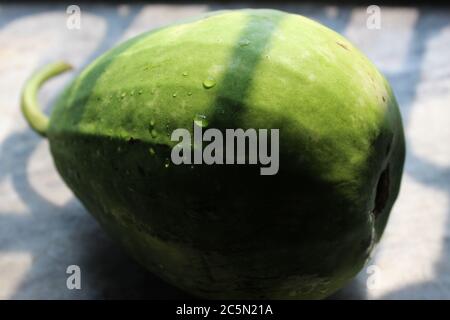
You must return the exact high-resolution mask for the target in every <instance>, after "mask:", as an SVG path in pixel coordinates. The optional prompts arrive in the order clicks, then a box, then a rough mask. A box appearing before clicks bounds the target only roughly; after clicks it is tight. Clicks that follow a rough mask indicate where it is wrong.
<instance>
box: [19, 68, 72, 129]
mask: <svg viewBox="0 0 450 320" xmlns="http://www.w3.org/2000/svg"><path fill="white" fill-rule="evenodd" d="M71 69H72V66H71V65H69V64H67V63H65V62H55V63H51V64H48V65H46V66H45V67H44V68H42V69H41V70H39V71H37V72H36V73H35V74H34V75H32V76H31V78H30V79H28V80H27V82H26V83H25V86H24V89H23V91H22V97H21V109H22V113H23V115H24V117H25V119H26V120H27V121H28V123H29V125H30V126H31V127H32V128H33V129H34V131H36V132H37V133H39V134H40V135H41V136H43V137H45V136H47V128H48V123H49V120H48V117H47V116H46V115H45V114H44V113H43V112H42V110H41V108H40V106H39V103H38V101H37V92H38V90H39V88H40V87H41V86H42V85H43V84H44V83H45V81H47V80H48V79H50V78H52V77H54V76H57V75H59V74H61V73H63V72H65V71H67V70H71Z"/></svg>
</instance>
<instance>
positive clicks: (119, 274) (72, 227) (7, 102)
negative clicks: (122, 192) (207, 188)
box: [0, 4, 450, 299]
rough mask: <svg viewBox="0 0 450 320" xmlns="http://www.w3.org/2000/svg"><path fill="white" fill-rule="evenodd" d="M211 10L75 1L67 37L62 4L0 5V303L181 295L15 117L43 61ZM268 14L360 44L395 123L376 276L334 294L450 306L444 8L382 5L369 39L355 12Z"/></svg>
mask: <svg viewBox="0 0 450 320" xmlns="http://www.w3.org/2000/svg"><path fill="white" fill-rule="evenodd" d="M240 6H243V7H245V6H248V5H240ZM266 6H268V5H266ZM217 8H219V7H218V6H215V5H210V6H208V5H186V6H177V5H145V6H141V5H133V6H104V5H87V4H83V5H81V9H82V25H81V27H82V28H81V30H68V29H67V28H66V14H65V7H64V6H43V5H41V6H31V5H0V103H1V105H0V108H1V109H0V110H1V113H0V298H1V299H21V298H25V299H35V298H44V299H51V298H63V299H65V298H88V299H91V298H171V297H185V294H183V293H181V292H179V291H178V290H176V289H174V288H172V287H170V286H169V285H167V284H165V283H163V282H162V281H161V280H159V279H157V278H155V277H154V276H152V275H151V274H149V273H147V272H145V271H144V270H143V269H141V268H140V267H139V266H137V265H136V264H135V263H134V262H133V261H131V260H130V259H129V258H128V257H127V256H126V255H125V254H124V253H123V252H122V251H121V250H120V249H119V248H117V247H116V246H115V245H114V244H113V243H112V241H111V240H109V239H108V237H107V236H106V235H105V234H104V233H103V231H102V230H101V229H100V228H99V226H98V225H97V223H96V222H95V221H94V220H93V219H92V218H91V217H90V216H89V215H88V214H87V212H86V211H85V210H84V209H83V207H82V206H81V205H80V203H79V202H78V201H77V200H76V199H75V198H74V197H73V195H72V194H71V192H70V191H69V190H68V189H67V188H66V187H65V185H64V184H63V182H62V181H61V179H60V178H59V176H58V175H57V173H56V171H55V168H54V166H53V163H52V160H51V157H50V154H49V150H48V144H47V142H46V141H45V140H42V139H40V138H39V137H37V136H36V135H35V134H34V133H33V132H31V131H30V130H29V129H28V127H27V125H26V124H25V122H24V120H23V119H22V117H21V114H20V112H19V103H18V99H19V98H18V97H19V94H20V89H21V86H22V84H23V82H24V81H25V79H26V78H27V77H28V76H29V75H30V73H31V72H32V71H34V70H35V69H36V68H38V67H40V66H42V65H44V64H45V63H48V62H52V61H55V60H59V59H63V60H66V61H69V62H70V63H72V64H74V65H75V66H76V67H77V68H81V67H82V66H84V65H86V64H87V63H88V62H89V61H91V60H92V59H93V58H94V57H96V56H97V55H98V54H100V53H102V52H103V51H105V50H106V49H108V48H110V47H111V46H113V45H114V44H115V43H117V42H119V41H122V40H124V39H127V38H129V37H131V36H133V35H136V34H138V33H140V32H141V31H144V30H148V29H151V28H155V27H157V26H161V25H164V24H166V23H169V22H171V21H174V20H176V19H179V18H184V17H189V16H192V15H194V14H197V13H201V12H204V11H208V10H214V9H217ZM279 8H281V9H284V10H287V11H291V12H296V13H301V14H303V15H306V16H309V17H312V18H314V19H317V20H319V21H321V22H322V23H324V24H325V25H327V26H329V27H332V28H333V29H335V30H337V31H339V32H341V33H343V34H344V35H346V36H347V37H348V38H349V39H350V40H351V41H353V42H354V43H355V44H356V45H357V46H358V47H360V48H361V49H362V50H363V51H364V52H365V53H366V54H367V55H368V56H369V57H370V58H371V59H372V60H373V61H374V62H375V64H376V65H377V66H378V67H379V68H380V69H381V70H382V71H383V72H384V73H385V75H386V76H387V77H388V78H389V80H390V81H391V84H392V86H393V88H394V91H395V93H396V95H397V98H398V101H399V103H400V106H401V109H402V113H403V117H404V123H405V130H406V134H407V139H408V155H407V161H406V170H405V175H404V181H403V185H402V190H401V194H400V197H399V200H398V202H397V204H396V206H395V208H394V211H393V213H392V218H391V220H390V223H389V225H388V227H387V230H386V233H385V236H384V238H383V241H382V243H381V245H380V246H379V247H378V249H377V250H376V253H375V254H374V257H373V259H372V261H371V262H370V263H369V265H371V266H373V265H375V266H376V267H371V268H369V269H364V270H363V271H362V272H361V273H360V274H359V275H358V277H357V278H356V279H355V280H354V281H353V282H352V283H350V285H349V286H348V287H346V288H344V289H343V290H342V291H341V292H339V293H338V294H337V295H335V296H334V297H335V298H358V299H378V298H387V299H398V298H424V299H431V298H444V299H450V240H449V239H450V238H449V235H450V212H449V206H450V203H449V199H450V197H449V196H450V143H449V140H450V129H449V124H450V90H449V88H450V64H449V63H448V57H450V11H449V10H448V9H444V8H437V9H418V8H389V7H382V15H381V18H382V20H381V29H380V30H369V29H367V28H366V18H367V14H366V11H365V9H366V8H363V7H360V8H358V7H356V8H352V7H339V8H336V7H331V6H313V5H291V6H284V7H283V6H282V7H279ZM70 76H71V75H67V76H63V77H61V78H58V79H57V80H55V81H53V82H52V83H50V84H49V85H47V86H46V87H45V88H44V90H43V91H42V93H41V95H40V101H42V103H44V104H45V105H46V106H50V105H51V101H52V99H54V97H55V94H56V93H57V92H58V91H59V90H60V89H61V88H62V87H63V85H64V84H65V83H67V81H68V80H69V79H70ZM71 264H77V265H79V266H80V267H81V270H82V289H81V290H78V291H77V290H73V291H70V290H68V289H67V288H66V276H67V275H66V273H65V271H66V267H67V266H68V265H71ZM373 270H375V271H376V273H375V274H371V271H373ZM373 280H374V281H373ZM367 283H369V286H368V285H367Z"/></svg>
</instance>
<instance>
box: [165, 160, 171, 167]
mask: <svg viewBox="0 0 450 320" xmlns="http://www.w3.org/2000/svg"><path fill="white" fill-rule="evenodd" d="M169 166H170V162H169V160H168V159H166V161H165V162H164V168H168V167H169Z"/></svg>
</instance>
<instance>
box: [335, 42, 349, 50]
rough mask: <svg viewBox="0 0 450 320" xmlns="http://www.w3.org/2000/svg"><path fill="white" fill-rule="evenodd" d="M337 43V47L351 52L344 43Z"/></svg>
mask: <svg viewBox="0 0 450 320" xmlns="http://www.w3.org/2000/svg"><path fill="white" fill-rule="evenodd" d="M336 43H337V45H339V46H341V47H342V48H344V49H345V50H349V51H350V49H349V48H348V47H347V46H346V45H345V44H343V43H342V42H336Z"/></svg>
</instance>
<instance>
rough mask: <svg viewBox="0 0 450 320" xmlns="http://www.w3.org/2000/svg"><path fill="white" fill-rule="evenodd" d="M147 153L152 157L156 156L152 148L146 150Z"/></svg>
mask: <svg viewBox="0 0 450 320" xmlns="http://www.w3.org/2000/svg"><path fill="white" fill-rule="evenodd" d="M148 153H150V155H151V156H152V157H153V156H154V155H155V154H156V152H155V149H153V148H150V149H148Z"/></svg>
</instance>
